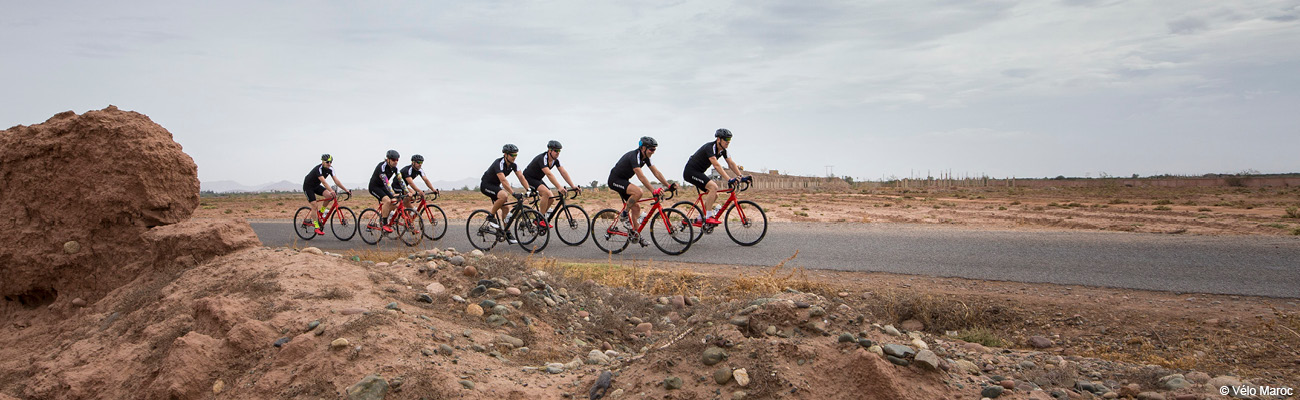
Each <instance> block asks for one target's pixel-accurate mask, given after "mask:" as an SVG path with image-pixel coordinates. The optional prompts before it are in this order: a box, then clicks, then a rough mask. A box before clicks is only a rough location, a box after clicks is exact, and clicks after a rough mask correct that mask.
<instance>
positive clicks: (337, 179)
mask: <svg viewBox="0 0 1300 400" xmlns="http://www.w3.org/2000/svg"><path fill="white" fill-rule="evenodd" d="M330 179H333V180H334V185H335V186H338V187H339V189H343V191H344V192H352V191H351V190H348V188H345V187H343V182H340V181H339V176H338V174H333V175H330ZM320 183H325V178H321V180H320ZM325 187H329V185H325Z"/></svg>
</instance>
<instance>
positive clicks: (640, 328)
mask: <svg viewBox="0 0 1300 400" xmlns="http://www.w3.org/2000/svg"><path fill="white" fill-rule="evenodd" d="M651 329H654V325H653V324H651V323H649V322H642V323H640V324H637V326H636V331H637V332H639V333H650V330H651Z"/></svg>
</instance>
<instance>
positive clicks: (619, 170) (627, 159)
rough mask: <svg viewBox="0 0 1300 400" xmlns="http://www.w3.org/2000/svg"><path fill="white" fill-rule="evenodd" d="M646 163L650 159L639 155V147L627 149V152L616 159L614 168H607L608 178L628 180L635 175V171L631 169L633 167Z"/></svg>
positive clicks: (647, 163) (642, 165)
mask: <svg viewBox="0 0 1300 400" xmlns="http://www.w3.org/2000/svg"><path fill="white" fill-rule="evenodd" d="M647 165H651V164H650V159H649V158H643V157H641V149H640V148H637V149H636V150H632V151H629V152H627V154H624V155H623V157H622V158H619V159H618V163H617V164H614V168H612V169H610V170H609V180H610V181H618V182H627V181H630V180H631V179H632V177H633V176H636V171H633V170H632V169H633V168H641V167H644V166H647Z"/></svg>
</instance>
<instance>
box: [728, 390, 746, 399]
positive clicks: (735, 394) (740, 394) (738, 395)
mask: <svg viewBox="0 0 1300 400" xmlns="http://www.w3.org/2000/svg"><path fill="white" fill-rule="evenodd" d="M748 395H749V394H748V393H745V391H744V390H737V391H735V392H732V393H731V400H742V399H744V398H745V396H748Z"/></svg>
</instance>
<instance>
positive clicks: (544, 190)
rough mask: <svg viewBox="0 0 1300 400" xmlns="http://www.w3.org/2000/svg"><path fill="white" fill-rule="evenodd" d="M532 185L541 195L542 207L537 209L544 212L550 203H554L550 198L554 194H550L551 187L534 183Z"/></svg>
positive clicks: (549, 207) (548, 208) (549, 206)
mask: <svg viewBox="0 0 1300 400" xmlns="http://www.w3.org/2000/svg"><path fill="white" fill-rule="evenodd" d="M533 187H535V188H537V194H538V195H540V196H541V197H542V203H541V204H540V206H541V207H542V208H541V209H540V210H537V211H540V212H546V211H548V210H550V209H551V203H554V201H553V200H551V196H554V195H553V194H551V188H548V187H546V185H535V186H533Z"/></svg>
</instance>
